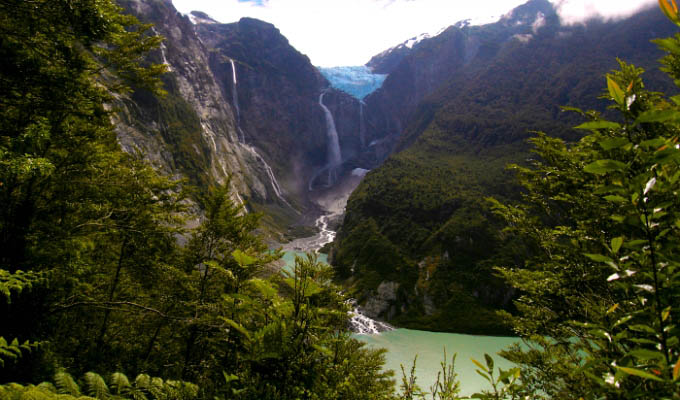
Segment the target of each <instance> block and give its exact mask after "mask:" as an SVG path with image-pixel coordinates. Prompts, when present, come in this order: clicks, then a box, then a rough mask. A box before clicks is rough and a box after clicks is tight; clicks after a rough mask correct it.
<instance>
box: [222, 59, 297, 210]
mask: <svg viewBox="0 0 680 400" xmlns="http://www.w3.org/2000/svg"><path fill="white" fill-rule="evenodd" d="M229 62H230V63H231V76H232V82H233V86H232V90H231V93H232V102H233V104H234V111H235V112H236V132H237V136H238V141H239V143H241V144H242V145H243V147H244V148H245V149H246V150H248V152H250V153H251V154H252V155H253V157H255V159H256V160H257V161H259V162H260V164H262V167H263V168H264V171H265V173H266V174H267V177H268V178H269V183H270V184H271V186H272V189H273V190H274V194H275V195H276V197H277V198H278V199H279V200H281V201H282V202H283V203H285V204H286V205H287V206H288V207H290V208H292V209H293V210H295V208H293V206H291V205H290V203H288V201H286V199H285V198H284V197H283V192H282V191H281V186H279V182H278V181H277V180H276V176H275V175H274V171H273V170H272V167H270V166H269V164H267V161H265V159H264V158H263V157H262V156H261V155H260V153H258V152H257V150H255V148H254V147H252V146H248V145H247V144H245V141H246V135H245V133H244V132H243V129H241V109H240V108H239V106H238V91H237V88H238V77H237V75H236V63H235V62H234V59H229ZM295 211H296V212H297V210H295Z"/></svg>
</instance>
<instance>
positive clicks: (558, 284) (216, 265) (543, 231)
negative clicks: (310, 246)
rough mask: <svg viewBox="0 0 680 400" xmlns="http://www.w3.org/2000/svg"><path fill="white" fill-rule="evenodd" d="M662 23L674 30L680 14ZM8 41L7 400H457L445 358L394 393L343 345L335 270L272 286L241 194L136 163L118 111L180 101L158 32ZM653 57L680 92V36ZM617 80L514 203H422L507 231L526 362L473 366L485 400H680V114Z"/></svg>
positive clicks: (77, 18) (92, 9)
mask: <svg viewBox="0 0 680 400" xmlns="http://www.w3.org/2000/svg"><path fill="white" fill-rule="evenodd" d="M659 6H660V9H661V11H662V12H663V13H664V14H665V15H666V16H667V17H668V19H670V20H671V21H672V22H673V23H675V24H676V25H677V26H680V12H679V10H678V7H677V3H676V2H675V0H659ZM0 31H1V32H2V35H1V36H0V44H1V45H0V59H1V60H2V61H1V62H0V82H1V84H0V204H1V205H2V206H1V207H0V399H91V398H94V399H429V398H431V399H433V400H434V399H439V400H444V399H458V398H461V397H460V394H459V392H460V388H459V382H458V381H457V378H456V373H455V362H456V358H455V355H454V356H453V357H452V358H451V359H450V360H449V359H448V358H447V355H446V354H445V353H443V354H442V356H443V358H442V359H443V361H442V365H441V367H442V372H441V374H440V375H439V378H438V380H437V382H436V383H435V384H434V386H432V387H430V388H421V387H419V385H418V382H417V381H416V379H415V377H414V375H413V369H411V368H410V366H404V367H402V371H397V372H398V373H399V372H400V373H401V375H402V378H401V379H399V381H400V385H398V384H396V383H395V378H394V376H395V375H394V373H393V372H391V371H383V370H382V368H381V367H382V365H383V363H384V351H383V350H374V349H370V348H368V347H366V346H365V345H364V344H363V343H362V342H360V341H358V340H357V339H355V338H353V337H352V336H351V335H350V333H349V331H348V330H347V319H348V313H347V312H348V310H349V307H350V306H349V304H348V303H347V297H346V296H347V294H345V293H343V291H342V290H341V288H340V286H339V285H338V284H337V282H338V281H337V278H338V276H340V277H342V274H343V273H344V271H343V266H342V263H340V266H339V269H338V270H337V271H336V270H334V269H333V268H332V267H330V266H328V265H326V264H324V263H321V262H319V261H318V260H317V259H316V256H315V255H314V254H310V255H308V256H307V257H302V258H298V259H297V260H296V262H295V267H294V269H293V272H292V273H285V272H281V271H279V270H278V268H276V267H275V266H274V264H273V263H272V262H273V261H276V260H277V259H279V258H280V257H281V252H280V251H279V250H271V249H269V248H268V247H267V245H266V244H265V242H264V239H263V238H262V237H261V236H260V234H259V233H258V223H259V219H260V218H261V216H260V215H258V214H254V213H247V212H245V211H244V208H243V206H242V205H240V204H238V203H236V202H234V201H233V199H232V193H231V192H230V189H229V188H230V185H229V182H226V183H223V184H219V183H218V182H208V181H201V180H199V179H194V180H193V181H188V180H182V179H177V178H176V177H171V176H165V175H162V174H161V173H159V172H158V171H156V170H155V169H154V168H153V166H152V165H150V164H149V163H148V162H146V161H145V159H144V154H140V153H132V154H130V153H126V152H123V150H122V149H121V147H120V145H119V144H118V142H117V139H116V134H115V131H114V126H113V122H112V118H111V116H112V114H113V113H115V112H116V108H115V106H114V104H115V100H116V99H121V98H125V97H126V96H131V95H132V94H133V93H135V91H139V90H145V91H148V92H149V93H153V94H154V95H155V96H159V98H163V96H164V95H165V94H166V92H165V89H164V87H163V85H162V79H161V77H162V76H163V74H164V73H165V72H166V67H165V66H164V65H162V64H153V63H149V62H148V61H147V60H148V59H147V58H145V54H147V53H148V52H149V51H151V50H153V49H155V48H157V47H158V46H159V45H160V44H161V42H162V40H163V38H162V37H160V36H157V35H155V34H154V33H153V30H152V26H151V25H147V24H142V23H140V22H139V21H138V20H136V19H135V18H134V17H132V16H129V15H124V14H122V9H121V8H120V7H118V6H117V5H116V4H115V2H114V1H113V0H30V1H25V0H0ZM656 44H657V45H658V46H659V47H660V48H661V49H662V50H663V51H664V52H665V54H666V55H665V57H664V59H663V60H662V63H663V65H664V67H663V71H664V73H665V74H667V75H668V76H669V77H670V78H672V79H673V80H674V82H675V84H676V86H680V34H678V35H676V36H674V37H670V38H661V39H658V40H656ZM619 67H620V68H619V69H618V70H615V71H610V72H609V73H607V75H606V80H604V82H603V84H604V86H605V88H604V91H603V94H602V97H603V99H605V100H606V101H607V102H608V104H609V106H608V107H609V109H608V111H607V112H606V113H600V112H597V111H583V110H580V109H578V108H575V107H569V108H568V109H567V110H566V111H568V112H571V113H574V114H575V116H576V117H577V118H578V119H580V120H581V121H585V122H582V123H580V125H578V126H576V129H578V130H580V131H582V132H583V135H582V136H581V137H580V138H579V139H578V140H565V139H564V138H560V137H559V136H558V135H553V134H552V133H551V132H546V133H543V132H539V133H535V134H533V135H532V136H531V138H530V139H528V142H529V146H530V147H531V149H532V152H533V153H534V155H535V157H534V158H533V159H532V160H531V161H530V162H529V163H528V165H511V166H509V168H510V171H511V173H510V172H509V175H510V174H511V175H512V176H513V177H514V179H516V181H517V183H516V185H518V186H519V187H521V188H522V190H521V192H520V195H508V196H495V198H494V196H490V195H489V193H488V192H486V191H485V190H483V189H481V186H482V183H483V182H484V180H483V177H482V178H481V180H476V177H475V176H469V177H463V175H458V176H454V177H453V179H459V181H458V182H457V185H459V187H460V191H458V193H445V192H441V193H438V196H436V198H430V197H429V195H428V197H414V198H411V199H409V201H410V202H412V203H413V204H415V206H414V208H416V209H418V210H423V212H425V213H426V212H427V210H428V209H430V208H431V207H430V205H431V204H441V203H445V204H446V203H450V204H451V206H455V205H456V203H457V202H460V201H465V198H466V197H467V196H468V195H470V196H474V197H475V198H478V199H479V201H480V202H481V201H484V202H485V203H486V204H487V205H488V209H490V210H491V212H490V213H488V215H487V214H484V215H482V212H481V211H480V212H479V214H477V215H458V216H457V220H456V221H454V222H452V223H451V224H450V225H449V226H445V227H444V228H442V229H441V233H440V234H441V235H450V236H455V229H457V228H456V226H457V225H458V224H460V223H468V224H474V222H475V220H476V219H477V218H481V217H483V218H488V219H492V220H493V221H494V225H493V226H495V227H498V231H497V232H488V231H487V230H486V229H488V227H486V226H485V227H481V226H480V230H479V235H480V238H484V237H487V236H493V238H494V241H495V242H494V246H495V251H496V253H497V254H498V257H496V258H494V259H493V263H487V264H485V265H484V268H487V269H488V271H489V279H490V280H492V281H493V283H495V282H498V281H502V282H503V283H504V284H506V285H508V286H510V287H512V288H514V289H515V290H516V292H517V296H516V300H515V301H514V304H513V306H512V307H511V308H509V309H508V310H506V311H501V312H500V313H499V314H497V315H495V316H494V320H493V321H492V322H491V323H495V322H494V321H497V320H502V321H504V326H503V327H502V328H499V329H503V330H510V331H512V333H514V334H515V335H517V336H518V337H520V338H521V340H522V341H523V342H524V345H523V346H519V345H518V346H514V347H512V348H509V349H507V350H505V351H504V352H502V353H501V354H500V356H501V357H504V358H506V359H508V360H510V361H512V362H514V363H515V365H516V367H513V368H511V369H509V370H500V369H498V368H496V367H495V365H494V357H493V356H489V355H487V354H480V356H479V358H478V360H482V361H478V360H472V361H473V362H474V363H475V365H477V368H478V370H477V371H478V373H479V374H481V375H482V376H484V377H485V379H487V380H488V382H489V386H488V390H486V391H484V392H482V393H478V394H474V395H472V398H477V399H562V398H574V399H578V398H582V399H614V398H616V399H680V327H678V326H677V322H676V321H678V319H679V318H680V310H679V309H678V308H677V305H678V304H680V198H679V197H678V190H679V189H680V143H679V141H680V96H670V97H669V96H667V95H665V94H663V93H660V92H652V91H649V90H647V89H646V88H645V85H644V83H643V80H642V77H641V76H642V73H643V71H642V69H640V68H637V67H635V66H633V65H631V64H627V63H626V62H625V61H619ZM602 72H603V73H604V71H602ZM442 129H446V127H444V126H443V127H442ZM433 137H434V138H435V139H436V138H437V135H434V136H433ZM440 139H441V138H440ZM390 162H393V163H395V164H397V163H409V162H413V159H409V158H408V155H406V156H404V157H402V158H401V159H396V160H393V161H390ZM471 162H474V161H473V160H470V159H468V158H466V157H451V158H450V159H449V160H448V161H447V162H446V164H445V165H431V166H430V168H431V170H430V171H431V172H432V173H433V174H442V175H446V169H449V168H456V169H463V170H464V169H465V168H466V165H468V164H469V163H471ZM398 167H399V166H397V168H398ZM468 179H469V180H470V181H469V182H468V181H467V180H468ZM495 179H496V177H493V179H492V182H490V184H492V185H494V184H498V185H500V186H503V185H501V184H500V183H498V182H497V181H495ZM196 182H198V183H199V184H200V185H201V186H193V185H192V183H196ZM480 182H482V183H480ZM400 184H403V185H409V184H410V185H416V184H417V183H415V182H403V181H402V182H400ZM503 187H505V186H503ZM434 189H435V190H432V188H427V191H426V192H427V193H428V194H429V193H433V192H434V193H437V190H436V189H437V188H434ZM466 191H469V192H470V193H471V194H470V193H467V192H466ZM496 193H503V191H502V190H499V191H497V192H494V194H496ZM385 201H389V199H385ZM375 206H376V207H379V206H380V205H379V204H378V205H375ZM407 211H408V210H404V212H407ZM192 222H195V223H192ZM366 225H367V226H364V227H362V228H361V229H359V231H360V232H361V233H362V234H364V235H368V236H367V237H365V238H364V239H365V240H367V241H369V240H371V241H375V242H376V243H377V244H378V245H380V246H382V247H383V248H384V250H385V251H384V252H381V253H379V254H372V255H370V257H372V259H371V258H370V257H369V255H367V256H366V257H367V258H369V260H368V261H369V262H371V263H372V264H374V265H375V268H387V267H388V266H390V267H392V268H394V266H395V265H396V266H397V267H396V268H397V269H396V270H395V271H394V272H395V273H399V274H406V276H408V273H409V271H408V270H407V268H408V264H409V262H410V261H409V260H408V255H405V254H404V253H403V251H404V250H405V249H401V248H398V247H396V246H393V245H391V244H390V243H389V242H387V241H385V240H384V238H381V236H380V233H379V232H378V230H377V229H376V227H375V226H370V222H369V223H367V224H366ZM473 228H474V226H473ZM389 229H391V230H399V229H401V231H402V233H403V234H404V235H413V238H412V239H409V240H413V241H414V243H424V242H426V241H427V237H424V236H423V235H422V234H421V232H419V231H418V230H416V229H409V227H408V226H398V225H395V226H393V227H389ZM459 250H460V252H462V253H463V256H469V257H473V258H474V257H476V256H477V252H478V251H479V249H475V248H472V249H467V248H464V247H461V248H460V249H459ZM465 252H469V254H468V253H465ZM345 268H346V267H345ZM398 268H402V270H400V269H398ZM369 278H370V277H369ZM496 357H498V356H496ZM416 362H417V360H414V366H415V363H416Z"/></svg>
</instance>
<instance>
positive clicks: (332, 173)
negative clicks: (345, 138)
mask: <svg viewBox="0 0 680 400" xmlns="http://www.w3.org/2000/svg"><path fill="white" fill-rule="evenodd" d="M325 94H326V91H323V92H321V95H319V105H320V106H321V108H322V109H323V112H324V114H325V116H326V135H327V136H328V160H327V162H326V168H328V186H331V185H333V184H334V183H335V181H337V179H338V172H337V167H339V166H340V164H342V154H341V152H340V141H339V140H338V131H337V129H336V128H335V120H334V119H333V114H332V113H331V110H329V109H328V107H326V106H325V105H324V104H323V97H324V95H325Z"/></svg>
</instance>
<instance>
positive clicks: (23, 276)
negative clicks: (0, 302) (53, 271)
mask: <svg viewBox="0 0 680 400" xmlns="http://www.w3.org/2000/svg"><path fill="white" fill-rule="evenodd" d="M47 276H48V275H47V273H46V272H36V271H27V272H25V271H16V272H14V273H10V272H9V271H7V270H4V269H2V268H0V297H4V298H5V301H7V303H11V301H12V298H11V296H12V293H13V292H14V293H21V292H22V291H24V290H30V289H32V288H33V286H34V285H37V284H45V283H46V282H47Z"/></svg>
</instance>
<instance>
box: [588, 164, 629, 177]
mask: <svg viewBox="0 0 680 400" xmlns="http://www.w3.org/2000/svg"><path fill="white" fill-rule="evenodd" d="M624 168H626V164H624V163H622V162H620V161H616V160H597V161H595V162H593V163H590V164H588V165H586V166H585V167H584V168H583V171H585V172H588V173H591V174H598V175H603V174H606V173H608V172H613V171H620V170H622V169H624Z"/></svg>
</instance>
